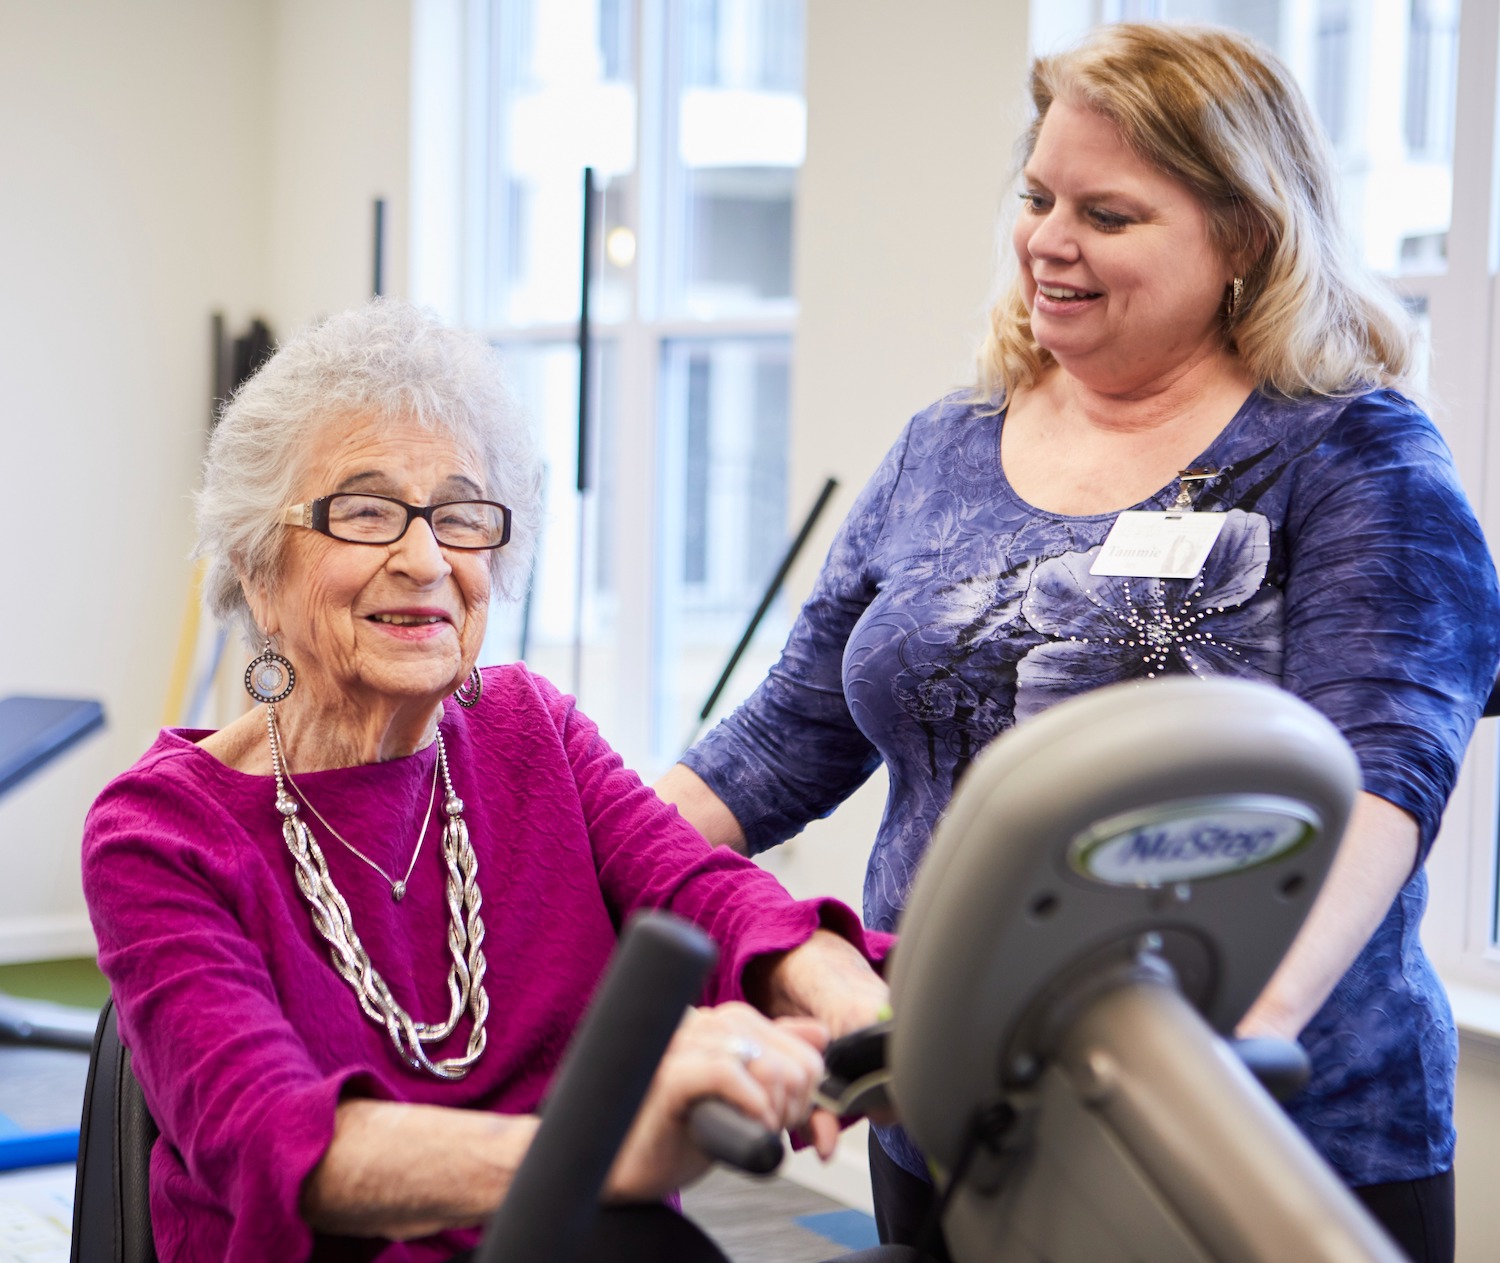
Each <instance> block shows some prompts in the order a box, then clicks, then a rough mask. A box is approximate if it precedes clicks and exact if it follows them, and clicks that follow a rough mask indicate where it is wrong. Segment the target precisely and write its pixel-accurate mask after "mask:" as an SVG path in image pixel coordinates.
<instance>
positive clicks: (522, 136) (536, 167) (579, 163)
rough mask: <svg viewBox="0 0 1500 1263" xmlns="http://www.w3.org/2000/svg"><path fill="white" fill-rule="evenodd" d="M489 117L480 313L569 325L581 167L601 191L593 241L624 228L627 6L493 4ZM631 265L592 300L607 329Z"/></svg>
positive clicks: (630, 98)
mask: <svg viewBox="0 0 1500 1263" xmlns="http://www.w3.org/2000/svg"><path fill="white" fill-rule="evenodd" d="M492 12H493V22H492V30H493V32H494V57H493V63H492V64H493V65H494V67H495V73H494V82H493V99H494V111H495V112H494V117H493V120H492V137H493V141H492V145H491V153H490V161H491V164H492V166H491V175H490V179H489V187H490V196H489V229H490V231H489V234H488V239H489V242H490V246H489V259H488V266H487V268H486V280H487V284H486V290H485V311H486V320H487V322H488V323H489V324H491V325H501V324H508V325H526V324H536V323H548V322H557V321H564V320H572V319H575V318H576V316H577V314H578V299H579V267H580V262H579V261H580V257H581V254H582V236H583V191H582V188H583V185H582V181H583V169H584V167H586V166H592V167H593V168H594V169H595V182H596V187H597V188H598V189H599V190H601V192H602V193H603V198H602V206H601V209H602V211H603V221H604V222H603V225H602V228H601V230H600V234H599V240H600V241H604V240H605V239H606V238H607V237H608V234H609V232H610V230H611V229H612V228H615V227H627V228H629V229H631V231H632V232H633V225H627V224H625V223H624V222H623V214H624V208H625V207H626V206H627V205H628V204H629V198H627V197H626V196H625V190H626V189H627V188H628V185H629V182H630V181H631V180H632V179H633V176H634V171H635V162H636V156H635V135H636V92H635V85H634V82H633V81H632V74H633V63H632V49H631V37H632V32H633V29H634V20H635V19H634V5H633V3H632V0H545V3H543V2H542V0H495V4H494V6H493V10H492ZM631 275H632V273H631V272H630V271H629V270H628V268H624V267H617V266H610V265H606V266H605V267H604V269H603V272H602V273H601V274H600V277H599V283H598V285H597V287H596V289H595V290H594V293H593V295H592V302H593V304H594V311H595V312H596V314H597V315H598V316H599V317H600V318H601V319H604V320H617V319H620V318H621V317H622V316H623V315H624V314H625V312H626V311H628V308H629V302H630V291H629V288H628V282H629V278H630V276H631Z"/></svg>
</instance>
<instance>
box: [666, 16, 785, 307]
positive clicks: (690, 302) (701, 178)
mask: <svg viewBox="0 0 1500 1263" xmlns="http://www.w3.org/2000/svg"><path fill="white" fill-rule="evenodd" d="M668 15H669V21H670V24H671V35H670V36H669V39H668V48H669V58H670V61H671V70H670V72H669V82H670V83H671V84H672V85H673V87H672V88H671V89H670V91H669V99H668V101H667V108H666V115H665V117H666V132H667V135H666V145H665V151H666V162H667V169H666V172H665V176H664V178H665V184H666V198H665V215H664V218H665V224H664V228H665V241H666V242H667V243H668V244H669V249H668V251H667V253H666V254H665V255H664V257H663V259H662V261H661V262H662V271H661V276H662V296H663V304H664V307H665V309H666V311H667V313H668V314H670V315H678V316H681V315H688V316H694V317H699V318H706V319H711V318H714V317H721V316H730V315H743V314H756V313H762V312H766V311H772V312H775V311H786V310H788V309H789V308H790V305H791V300H792V266H791V259H792V204H793V201H794V198H795V193H796V176H797V170H798V168H799V167H801V165H802V155H803V150H804V148H805V144H806V110H805V108H804V104H803V99H802V38H803V23H802V3H801V0H671V2H670V3H669V4H668Z"/></svg>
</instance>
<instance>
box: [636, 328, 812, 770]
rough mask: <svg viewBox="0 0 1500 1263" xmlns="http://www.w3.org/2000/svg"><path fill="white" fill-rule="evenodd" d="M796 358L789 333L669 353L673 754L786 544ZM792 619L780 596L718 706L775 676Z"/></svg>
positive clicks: (668, 667)
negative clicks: (783, 610) (789, 416)
mask: <svg viewBox="0 0 1500 1263" xmlns="http://www.w3.org/2000/svg"><path fill="white" fill-rule="evenodd" d="M790 357H791V344H790V340H789V339H786V338H764V339H751V338H737V339H713V340H708V339H704V340H683V341H673V342H669V343H668V344H667V345H666V347H665V349H664V352H663V357H662V360H663V362H662V392H663V394H662V398H663V407H662V421H661V439H660V454H661V467H660V472H659V475H658V481H659V495H658V500H659V508H658V512H659V515H660V516H659V518H658V523H657V541H658V543H657V556H658V564H657V572H658V584H657V588H658V591H657V603H656V627H657V647H656V656H657V671H656V678H657V681H658V684H657V689H658V695H657V699H656V713H657V716H658V722H657V724H656V725H655V732H654V734H653V754H654V756H655V757H656V758H657V759H659V760H660V761H662V762H666V761H669V760H670V759H673V758H675V757H676V756H677V755H678V754H680V753H681V752H682V749H683V748H684V746H685V745H686V744H687V742H688V740H689V739H690V737H691V735H692V733H693V731H694V727H695V725H696V723H697V716H698V712H699V710H700V708H701V707H702V706H703V704H704V702H705V701H707V699H708V696H709V693H710V692H711V691H712V689H713V687H714V684H715V682H716V681H717V680H718V678H719V675H720V673H721V672H722V671H723V669H724V666H725V664H726V663H727V661H728V659H729V655H730V653H731V651H732V650H733V649H734V646H735V645H736V644H737V643H738V641H739V638H740V636H741V634H742V633H743V632H744V629H745V626H746V624H747V623H748V621H749V618H750V615H751V613H752V612H753V611H754V609H755V607H756V605H757V603H758V602H759V600H760V598H761V595H762V593H763V592H764V590H765V587H766V585H767V584H768V582H769V581H770V579H771V577H772V575H773V574H774V573H775V571H776V567H777V564H778V563H779V561H780V560H781V556H782V553H783V551H784V549H785V548H786V544H787V539H788V529H787V483H786V444H787V411H788V393H789V384H790V373H789V365H790ZM786 628H787V623H786V618H785V616H784V614H783V613H781V611H780V607H779V603H778V606H777V607H776V608H774V609H773V610H772V612H771V614H770V615H769V616H768V617H767V618H766V619H765V620H763V622H762V623H761V626H760V629H759V631H758V632H757V634H756V637H755V640H754V642H753V644H752V645H751V647H750V648H749V650H747V652H746V655H745V657H744V659H743V660H742V661H741V662H740V664H739V666H738V667H737V668H736V670H735V673H734V676H733V678H732V679H731V681H730V683H729V687H728V689H727V690H726V693H725V697H724V699H723V700H721V702H720V704H719V705H718V706H716V708H715V714H716V715H717V714H720V713H723V712H724V711H725V710H727V709H729V708H730V707H731V706H732V705H733V702H734V701H735V700H738V699H739V698H741V697H743V696H744V695H745V693H747V692H748V691H749V690H750V689H751V688H753V687H754V686H755V684H756V683H757V682H758V681H759V680H760V679H761V677H762V676H764V675H765V672H766V670H767V668H768V667H769V666H770V665H771V663H772V662H773V661H774V660H775V657H776V653H777V651H778V650H779V649H780V647H781V644H782V642H783V641H784V640H785V638H786Z"/></svg>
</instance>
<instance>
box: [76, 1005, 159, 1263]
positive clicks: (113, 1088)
mask: <svg viewBox="0 0 1500 1263" xmlns="http://www.w3.org/2000/svg"><path fill="white" fill-rule="evenodd" d="M157 1134H158V1132H157V1127H156V1120H155V1119H153V1118H152V1117H151V1111H150V1110H148V1109H147V1108H146V1098H145V1096H144V1094H143V1093H142V1092H141V1085H140V1084H139V1083H137V1082H136V1078H135V1075H134V1074H133V1073H132V1072H131V1069H130V1050H129V1049H128V1048H126V1047H125V1046H124V1045H123V1044H121V1043H120V1035H119V1031H118V1029H117V1027H116V1025H115V1005H114V1001H113V1000H107V1001H105V1004H104V1008H103V1009H102V1010H100V1013H99V1025H98V1028H97V1029H96V1030H95V1031H94V1047H93V1051H92V1053H91V1054H90V1056H89V1075H88V1082H87V1085H86V1086H85V1088H84V1094H83V1119H82V1122H81V1124H80V1126H79V1132H78V1173H77V1176H76V1179H75V1182H74V1185H73V1249H72V1253H71V1254H70V1256H69V1258H70V1259H71V1260H72V1263H156V1243H155V1241H154V1240H153V1238H152V1235H151V1201H150V1186H151V1183H150V1181H151V1146H152V1145H153V1144H155V1143H156V1137H157Z"/></svg>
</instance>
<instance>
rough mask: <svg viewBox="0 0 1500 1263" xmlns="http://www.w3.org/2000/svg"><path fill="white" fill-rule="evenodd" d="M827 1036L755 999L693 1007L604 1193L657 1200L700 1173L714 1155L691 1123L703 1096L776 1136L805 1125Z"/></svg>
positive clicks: (819, 1026) (619, 1198) (820, 1075)
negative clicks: (771, 1015) (754, 1003)
mask: <svg viewBox="0 0 1500 1263" xmlns="http://www.w3.org/2000/svg"><path fill="white" fill-rule="evenodd" d="M827 1042H828V1032H827V1030H826V1028H825V1027H824V1026H823V1025H822V1024H821V1023H819V1022H816V1021H813V1020H811V1019H808V1018H783V1019H780V1020H776V1021H772V1020H770V1019H768V1018H765V1017H763V1016H762V1015H761V1014H759V1013H758V1012H756V1011H755V1010H754V1009H753V1008H751V1007H750V1006H749V1005H748V1004H721V1005H719V1006H717V1007H716V1008H711V1009H691V1010H689V1011H688V1014H687V1016H686V1017H685V1018H683V1021H682V1025H681V1026H679V1027H678V1028H677V1033H676V1034H675V1035H674V1036H673V1037H672V1042H671V1044H670V1045H669V1046H668V1048H667V1051H666V1055H665V1056H664V1057H663V1058H662V1061H661V1065H660V1066H659V1067H657V1071H656V1077H655V1078H654V1079H653V1080H652V1082H651V1087H650V1090H649V1091H648V1092H647V1094H646V1099H645V1101H644V1103H643V1104H642V1105H641V1110H640V1113H639V1114H637V1115H636V1119H635V1122H634V1123H633V1124H632V1125H631V1129H630V1133H629V1135H627V1136H626V1138H625V1143H624V1145H623V1146H621V1149H620V1153H619V1156H618V1157H617V1158H616V1159H615V1164H614V1167H613V1169H612V1170H611V1172H610V1175H609V1180H608V1182H607V1183H606V1185H605V1196H606V1197H608V1198H610V1199H612V1200H617V1201H647V1200H655V1199H658V1198H661V1197H664V1196H666V1195H667V1194H669V1193H671V1192H672V1191H673V1190H674V1189H677V1188H679V1187H681V1186H682V1185H684V1184H687V1183H689V1182H690V1181H692V1180H694V1179H697V1178H698V1176H700V1175H702V1174H703V1172H704V1171H706V1170H707V1169H708V1168H709V1166H710V1165H711V1160H710V1159H709V1157H708V1156H707V1155H706V1154H704V1152H703V1151H702V1150H701V1149H699V1148H698V1147H697V1145H696V1144H694V1142H693V1139H692V1137H691V1136H690V1135H689V1133H688V1122H687V1120H688V1111H689V1110H690V1109H691V1107H692V1106H693V1104H694V1103H695V1102H697V1101H699V1100H702V1099H703V1098H704V1097H711V1096H712V1097H718V1098H720V1099H721V1100H724V1101H726V1102H728V1103H729V1104H730V1105H732V1106H734V1107H735V1108H736V1109H738V1110H739V1111H740V1112H741V1113H743V1114H745V1115H746V1116H747V1117H750V1118H753V1119H755V1120H756V1121H757V1122H760V1123H763V1124H764V1125H765V1126H766V1127H768V1128H770V1129H771V1130H772V1131H776V1132H779V1131H781V1130H783V1129H784V1128H792V1127H798V1126H801V1125H802V1124H803V1123H805V1122H807V1120H808V1117H809V1115H810V1114H811V1113H812V1094H813V1090H814V1088H816V1087H817V1085H818V1084H819V1083H820V1082H821V1081H822V1078H823V1058H822V1056H821V1055H820V1054H821V1052H822V1050H823V1048H824V1047H825V1046H826V1045H827ZM819 1147H820V1150H821V1149H822V1148H823V1146H822V1145H820V1146H819ZM824 1156H825V1157H826V1156H827V1154H826V1153H825V1154H824Z"/></svg>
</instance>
